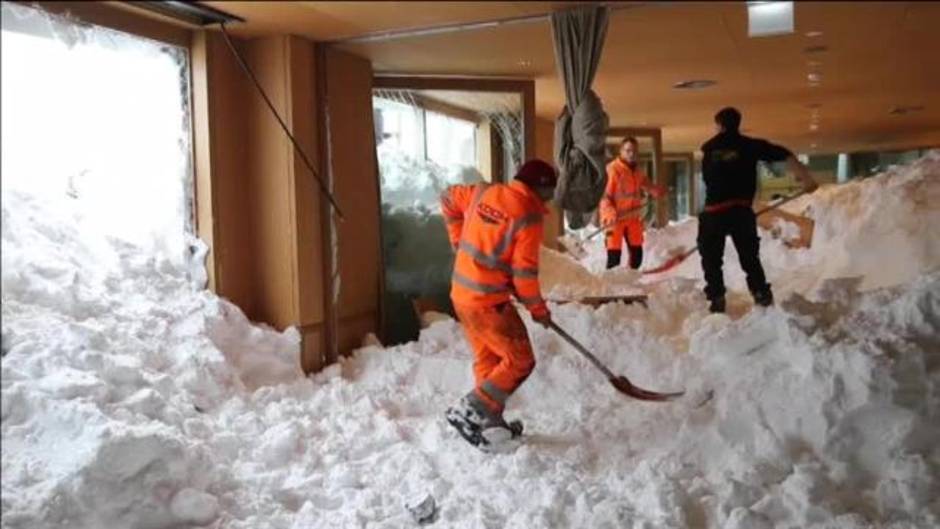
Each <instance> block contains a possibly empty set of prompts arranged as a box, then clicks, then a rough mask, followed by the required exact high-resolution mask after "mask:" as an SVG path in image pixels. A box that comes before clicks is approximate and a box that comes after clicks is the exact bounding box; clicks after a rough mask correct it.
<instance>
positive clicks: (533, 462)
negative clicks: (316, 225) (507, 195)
mask: <svg viewBox="0 0 940 529" xmlns="http://www.w3.org/2000/svg"><path fill="white" fill-rule="evenodd" d="M889 173H890V174H884V175H879V176H877V177H874V178H870V179H866V180H863V181H858V182H853V183H850V184H847V185H843V186H839V187H828V188H825V189H821V190H819V191H818V192H817V193H816V194H814V195H813V196H811V197H807V198H806V199H804V200H802V201H801V202H800V203H798V204H795V205H794V207H792V208H788V209H789V210H790V211H794V212H801V211H806V212H810V213H811V214H812V215H813V216H814V217H815V219H816V221H817V226H816V232H815V240H814V242H813V246H812V248H810V249H806V250H790V249H787V248H786V247H785V246H783V245H782V244H781V243H779V242H778V241H776V240H773V239H772V238H770V237H764V240H763V241H762V251H763V256H764V262H765V265H766V266H767V269H768V275H769V277H770V280H771V282H772V283H773V284H774V288H775V292H776V294H777V298H778V306H776V307H773V308H769V309H752V307H751V304H750V301H749V298H748V296H747V295H746V293H744V292H742V289H743V277H741V273H740V269H739V268H738V267H737V264H736V263H735V261H736V258H735V256H734V251H733V249H731V245H730V244H729V249H728V253H727V257H728V259H727V260H726V276H727V278H728V283H729V287H730V288H732V289H733V292H732V294H731V295H730V296H729V305H730V306H729V315H728V316H725V315H708V314H707V312H706V310H705V302H704V300H703V298H702V295H701V293H700V289H701V284H700V281H699V276H700V272H699V271H698V266H699V261H698V258H697V256H693V257H691V258H690V259H689V260H688V261H687V262H686V263H684V264H683V265H681V266H680V267H678V268H677V269H676V270H674V271H671V272H670V273H669V274H665V275H664V276H662V277H659V276H646V277H640V276H638V275H637V274H636V273H634V272H630V271H625V270H620V271H612V272H601V271H600V270H599V268H601V267H602V265H603V263H601V262H599V259H600V258H601V257H600V256H601V255H602V252H603V249H602V247H601V245H602V241H596V244H594V245H593V246H592V247H591V248H592V250H591V256H590V257H588V259H587V261H586V263H585V265H586V268H582V267H581V264H579V263H577V262H575V261H573V260H571V259H569V258H567V257H565V256H562V255H560V254H557V253H555V252H551V251H549V250H545V251H544V252H543V256H544V262H543V268H544V271H543V281H544V287H545V291H546V295H547V296H549V297H552V298H555V299H562V298H570V297H571V296H580V295H587V294H600V293H632V292H647V293H649V294H650V298H649V303H648V308H644V307H642V306H640V305H629V306H625V305H616V304H611V305H606V306H603V307H601V308H599V309H596V310H595V309H592V308H590V307H587V306H583V305H578V304H565V305H553V306H552V307H553V310H554V314H555V318H556V320H557V321H558V323H559V324H560V325H562V326H563V327H565V328H566V329H568V330H570V331H571V332H572V334H574V335H575V336H576V337H578V338H580V339H582V340H583V341H584V342H585V344H586V345H587V346H588V347H589V348H590V349H592V350H593V351H595V352H596V353H597V354H598V356H599V357H600V358H601V359H602V360H603V361H604V362H607V363H608V364H609V365H610V366H611V368H612V369H613V370H614V371H615V372H618V373H623V374H625V375H627V376H628V377H630V378H631V379H632V380H633V381H634V382H636V383H638V384H641V385H644V386H648V387H651V388H653V389H673V388H676V387H685V388H686V389H687V390H688V391H689V393H690V397H689V398H687V399H684V400H681V401H679V402H676V403H670V404H662V403H643V402H638V401H632V400H628V399H626V398H624V397H623V396H621V395H619V394H617V393H616V392H615V391H614V390H613V389H612V388H611V387H610V386H609V385H608V384H607V383H606V382H605V381H604V380H603V378H602V377H601V376H599V374H598V373H597V372H596V371H594V370H593V368H592V367H591V366H590V365H589V364H588V363H587V362H586V361H584V360H583V359H581V358H580V357H578V356H577V355H576V353H574V351H572V350H571V349H570V348H568V347H567V346H565V345H564V344H563V343H562V342H561V341H560V340H558V339H557V338H556V337H554V336H553V335H551V334H549V333H548V332H547V331H545V330H543V329H541V328H539V327H537V326H536V327H530V332H531V336H532V339H533V342H534V345H535V348H536V351H537V353H536V355H537V359H538V366H537V367H536V371H535V373H534V374H533V376H532V377H531V378H530V379H529V380H528V381H527V382H526V384H525V385H524V386H523V388H522V390H521V391H520V392H519V393H518V394H517V395H516V396H514V397H513V399H512V400H511V401H510V406H509V410H508V412H507V415H508V416H510V417H516V416H518V417H521V418H522V419H523V420H525V422H526V431H527V433H528V438H527V442H526V443H525V444H524V445H523V446H522V447H521V448H519V449H518V450H517V451H516V452H514V453H512V454H508V455H487V454H483V453H481V452H479V451H477V450H476V449H474V448H472V447H470V446H468V445H467V444H466V443H464V442H463V441H462V440H460V439H459V438H458V437H457V436H456V434H455V433H453V432H452V431H451V430H450V429H449V427H448V426H447V425H446V423H445V422H444V421H443V418H442V415H441V413H442V410H443V409H444V408H445V407H446V406H447V405H448V404H450V403H451V402H452V401H453V400H455V399H456V398H458V397H459V396H460V395H461V394H463V393H464V392H466V391H467V390H468V389H469V387H470V383H471V373H470V355H469V350H468V348H467V346H466V345H465V343H464V341H463V339H462V337H461V334H460V329H459V326H458V325H457V324H456V323H455V322H453V321H450V320H443V321H438V322H436V323H434V324H432V325H431V326H430V327H429V328H428V329H426V330H424V331H423V332H422V334H421V337H420V339H419V340H418V341H417V342H413V343H409V344H406V345H403V346H399V347H394V348H390V349H382V348H381V347H378V346H368V347H364V348H363V349H360V350H359V351H357V352H356V353H355V354H354V355H353V357H351V358H349V359H346V360H344V361H342V362H341V363H340V364H337V365H334V366H331V367H329V368H327V369H326V370H325V371H324V372H323V373H320V374H318V375H316V376H314V377H312V378H310V379H305V378H303V377H302V376H301V374H300V372H299V369H298V367H297V365H296V364H297V354H298V342H299V340H298V336H297V333H296V332H295V331H293V330H287V331H285V332H283V333H278V332H275V331H273V330H271V329H267V328H263V327H257V326H252V325H251V324H250V323H249V322H248V321H247V320H246V319H245V318H244V316H243V315H242V313H241V312H240V311H239V310H238V309H237V308H236V307H234V306H233V305H231V304H230V303H228V302H226V301H224V300H221V299H219V298H217V297H216V296H214V295H212V294H210V293H208V292H205V291H198V290H197V289H195V288H194V286H193V285H194V284H199V283H200V282H201V281H204V278H200V277H198V274H197V273H196V272H194V270H196V267H194V266H190V265H179V264H175V263H173V262H171V261H168V260H166V259H165V258H155V257H152V256H149V255H147V254H145V253H143V252H142V251H141V250H140V249H138V248H135V247H133V246H131V245H128V244H126V243H120V242H117V241H116V240H112V239H94V238H89V237H88V236H87V234H84V232H82V231H81V229H80V228H81V218H80V216H79V215H78V214H77V213H76V212H70V211H68V209H67V203H66V204H65V205H59V206H57V207H56V208H55V209H54V210H50V209H49V207H48V205H44V204H43V203H40V202H38V201H36V200H33V199H31V198H30V197H29V196H27V195H23V194H9V193H8V192H7V190H4V200H3V219H2V221H3V223H2V229H3V234H2V235H3V237H2V242H3V248H2V258H3V263H2V264H3V270H2V285H3V306H2V309H3V314H2V315H3V352H4V356H3V360H2V441H3V460H2V478H3V479H2V526H3V527H9V528H27V527H29V528H45V527H50V528H51V527H63V526H67V527H71V528H78V529H81V528H111V527H113V528H125V527H127V528H164V527H165V528H171V527H187V526H200V525H204V526H207V527H218V528H223V527H224V528H253V529H255V528H308V527H408V526H413V525H414V522H413V521H412V519H411V517H410V515H409V514H408V512H407V510H406V509H405V503H406V502H408V501H409V500H411V499H413V498H415V497H421V496H423V495H424V494H426V493H430V494H431V495H432V496H433V497H434V498H435V500H436V502H437V504H438V505H439V507H440V515H439V518H438V520H437V521H436V522H435V523H434V526H435V527H458V528H469V527H520V528H523V527H524V528H535V527H632V528H653V527H656V528H662V527H665V528H673V527H675V528H681V527H709V528H712V527H722V528H741V529H743V528H780V529H782V528H790V527H800V528H804V527H805V528H809V527H814V528H823V527H825V528H846V529H848V528H863V527H888V528H894V529H901V528H915V527H916V528H927V527H940V500H938V498H940V483H938V479H940V476H938V468H940V450H938V448H937V446H938V444H940V443H938V442H937V440H938V439H940V431H938V425H940V405H938V404H940V380H938V378H940V376H938V373H940V356H938V355H940V338H938V336H940V269H938V267H940V257H938V255H940V253H938V247H940V245H938V237H940V235H938V230H936V229H935V228H933V227H934V226H937V225H938V224H937V221H938V218H937V215H938V213H940V209H938V204H940V200H938V196H940V195H938V193H940V152H937V151H934V152H932V153H930V154H929V155H927V156H926V157H925V158H923V159H922V160H920V161H918V162H916V163H914V164H912V165H911V166H910V167H905V168H901V169H896V170H892V171H889ZM694 231H695V224H694V220H691V221H687V222H685V223H681V224H677V225H673V226H670V227H667V228H664V229H663V230H655V231H651V233H650V234H649V237H648V241H649V242H648V246H647V263H648V266H649V265H650V264H656V263H658V262H660V261H661V259H664V258H666V257H667V254H668V252H669V251H670V250H671V249H675V248H676V247H679V246H684V245H691V244H694ZM591 271H593V273H592V272H591ZM708 390H714V391H715V397H714V398H713V399H711V400H710V401H709V402H707V403H706V404H705V405H704V406H702V407H700V408H695V407H694V406H692V404H693V403H694V402H697V401H698V400H699V399H700V398H701V397H702V395H704V394H706V392H707V391H708Z"/></svg>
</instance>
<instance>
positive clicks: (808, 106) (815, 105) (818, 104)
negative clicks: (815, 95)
mask: <svg viewBox="0 0 940 529" xmlns="http://www.w3.org/2000/svg"><path fill="white" fill-rule="evenodd" d="M821 106H822V103H810V104H808V105H806V108H819V107H821Z"/></svg>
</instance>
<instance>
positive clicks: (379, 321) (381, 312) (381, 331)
mask: <svg viewBox="0 0 940 529" xmlns="http://www.w3.org/2000/svg"><path fill="white" fill-rule="evenodd" d="M372 128H373V129H374V128H375V123H374V122H373V124H372ZM375 147H376V146H373V149H372V158H373V160H375V196H376V197H378V199H379V226H378V228H379V257H378V258H379V267H378V270H377V271H376V273H378V275H379V277H378V296H379V297H378V305H376V308H375V312H376V318H375V319H376V325H377V327H376V329H375V331H376V332H375V334H376V335H378V337H379V341H381V342H382V343H385V339H386V338H387V337H386V335H385V321H386V318H387V315H386V314H385V292H386V289H387V288H388V287H387V286H386V285H385V235H384V231H383V230H382V175H381V169H380V168H379V153H378V151H377V149H376V148H375Z"/></svg>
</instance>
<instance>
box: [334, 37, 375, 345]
mask: <svg viewBox="0 0 940 529" xmlns="http://www.w3.org/2000/svg"><path fill="white" fill-rule="evenodd" d="M326 61H327V66H326V67H327V75H326V77H327V79H326V83H327V86H326V91H327V101H328V105H329V128H330V138H329V143H330V147H331V160H332V170H333V179H334V186H335V192H336V199H337V200H338V201H339V204H340V207H341V208H342V209H343V212H344V214H345V216H346V220H345V221H341V222H339V223H338V226H337V228H338V236H339V237H338V238H339V268H340V299H339V303H338V307H337V319H338V321H339V329H338V336H337V346H338V348H339V351H340V353H341V354H346V353H348V352H349V351H350V350H351V349H353V348H355V347H358V346H359V342H360V340H361V338H362V335H363V334H365V333H366V332H375V331H376V329H377V326H378V310H379V308H378V302H379V274H380V273H381V270H380V269H379V266H380V263H381V255H380V251H381V248H380V243H379V229H380V228H379V222H380V217H379V214H380V206H379V196H378V187H377V186H376V184H375V182H376V178H378V169H377V167H376V165H375V156H374V155H373V152H374V151H375V128H374V125H373V121H372V65H371V64H370V63H369V61H367V60H365V59H362V58H360V57H357V56H354V55H351V54H349V53H346V52H342V51H338V50H334V49H328V50H327V52H326ZM353 316H354V317H355V319H356V320H357V321H355V322H351V321H350V318H351V317H353Z"/></svg>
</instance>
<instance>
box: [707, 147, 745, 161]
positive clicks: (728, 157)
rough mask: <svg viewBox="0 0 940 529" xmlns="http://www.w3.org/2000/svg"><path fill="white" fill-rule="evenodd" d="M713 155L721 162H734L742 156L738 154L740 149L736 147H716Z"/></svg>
mask: <svg viewBox="0 0 940 529" xmlns="http://www.w3.org/2000/svg"><path fill="white" fill-rule="evenodd" d="M712 156H713V157H714V159H715V160H716V161H719V162H733V161H735V160H737V159H738V158H740V157H741V156H740V155H739V154H738V151H736V150H734V149H728V150H724V149H716V150H714V151H712Z"/></svg>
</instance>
